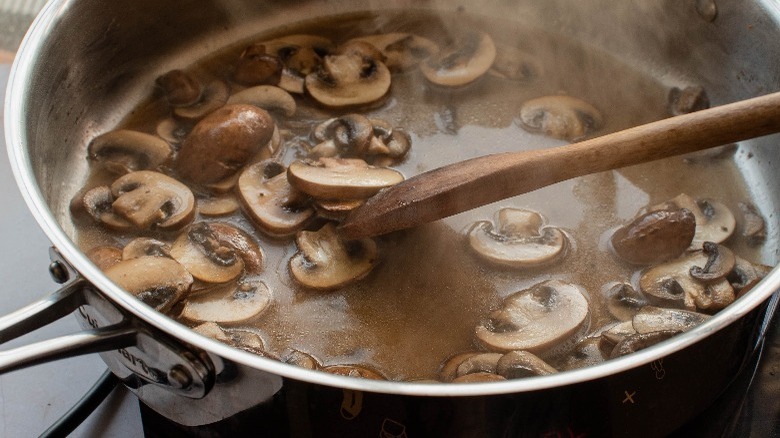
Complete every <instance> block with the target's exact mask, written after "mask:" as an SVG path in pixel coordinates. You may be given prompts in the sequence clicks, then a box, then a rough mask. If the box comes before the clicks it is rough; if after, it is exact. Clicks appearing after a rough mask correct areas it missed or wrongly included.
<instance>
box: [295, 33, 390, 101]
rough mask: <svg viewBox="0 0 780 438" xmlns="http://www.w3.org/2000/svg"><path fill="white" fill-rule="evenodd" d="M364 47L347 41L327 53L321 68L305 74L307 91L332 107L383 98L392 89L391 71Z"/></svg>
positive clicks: (317, 99)
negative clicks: (334, 50)
mask: <svg viewBox="0 0 780 438" xmlns="http://www.w3.org/2000/svg"><path fill="white" fill-rule="evenodd" d="M364 44H365V46H368V47H370V48H371V49H373V50H374V51H376V49H375V48H373V46H371V45H370V44H367V43H364ZM365 46H361V45H360V44H348V45H346V46H344V47H342V48H340V49H339V50H338V51H337V52H336V53H333V54H330V55H327V56H325V58H324V59H323V61H322V65H321V67H320V68H319V69H317V70H316V71H314V72H312V73H310V74H308V75H307V76H306V80H305V86H306V91H307V92H308V93H309V94H310V95H311V96H312V97H313V98H314V99H315V100H316V101H317V102H319V103H321V104H322V105H324V106H327V107H331V108H338V107H348V106H354V105H363V104H367V103H371V102H374V101H377V100H379V99H381V98H382V97H384V96H385V94H387V91H388V90H389V89H390V82H391V76H390V70H389V69H388V68H387V66H386V65H385V64H384V63H383V62H382V61H381V60H380V59H379V58H378V57H377V56H376V55H377V54H375V53H371V50H369V49H368V48H366V47H365ZM379 55H381V54H379Z"/></svg>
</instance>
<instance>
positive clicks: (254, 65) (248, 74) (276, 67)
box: [233, 43, 284, 86]
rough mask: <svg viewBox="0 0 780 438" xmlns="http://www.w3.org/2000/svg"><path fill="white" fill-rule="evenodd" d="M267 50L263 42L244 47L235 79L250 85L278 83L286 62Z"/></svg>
mask: <svg viewBox="0 0 780 438" xmlns="http://www.w3.org/2000/svg"><path fill="white" fill-rule="evenodd" d="M267 52H268V50H267V48H266V46H265V45H263V44H262V43H259V44H253V45H251V46H249V47H247V48H246V49H244V51H243V52H242V53H241V56H239V58H238V64H237V65H236V71H235V74H234V75H233V79H235V80H236V82H238V83H240V84H243V85H248V86H253V85H263V84H272V85H274V84H278V83H279V78H280V77H281V75H282V68H283V65H284V64H283V63H282V60H281V59H279V58H278V57H277V56H275V55H273V54H270V53H267Z"/></svg>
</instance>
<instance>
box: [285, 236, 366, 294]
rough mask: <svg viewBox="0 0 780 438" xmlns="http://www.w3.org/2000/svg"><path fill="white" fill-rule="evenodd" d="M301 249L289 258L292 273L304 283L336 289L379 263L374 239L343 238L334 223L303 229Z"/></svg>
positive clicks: (306, 285)
mask: <svg viewBox="0 0 780 438" xmlns="http://www.w3.org/2000/svg"><path fill="white" fill-rule="evenodd" d="M295 243H296V245H297V246H298V252H296V253H295V255H293V257H292V258H291V259H290V272H291V273H292V276H293V278H294V279H295V280H296V281H297V282H298V283H300V284H301V285H303V286H305V287H308V288H311V289H318V290H333V289H337V288H339V287H342V286H346V285H348V284H350V283H354V282H355V281H358V280H360V279H361V278H363V277H365V276H366V275H368V273H369V272H371V269H373V267H374V265H375V264H376V262H377V250H376V243H375V242H374V241H373V240H371V239H361V240H350V241H344V240H342V239H341V238H339V236H338V234H337V233H336V227H335V226H334V225H333V224H332V223H328V224H326V225H325V226H323V227H322V228H321V229H320V230H319V231H301V232H299V233H298V235H297V236H296V238H295Z"/></svg>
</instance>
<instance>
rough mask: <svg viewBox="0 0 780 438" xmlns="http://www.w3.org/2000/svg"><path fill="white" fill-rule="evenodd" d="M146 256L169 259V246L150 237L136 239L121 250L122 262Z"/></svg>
mask: <svg viewBox="0 0 780 438" xmlns="http://www.w3.org/2000/svg"><path fill="white" fill-rule="evenodd" d="M146 256H151V257H170V256H171V246H170V245H168V244H167V243H165V242H162V241H160V240H157V239H152V238H151V237H138V238H135V239H133V240H131V241H130V242H128V243H127V245H125V247H124V248H123V249H122V260H130V259H135V258H138V257H146Z"/></svg>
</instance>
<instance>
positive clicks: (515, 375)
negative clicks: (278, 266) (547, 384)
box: [496, 351, 558, 379]
mask: <svg viewBox="0 0 780 438" xmlns="http://www.w3.org/2000/svg"><path fill="white" fill-rule="evenodd" d="M557 372H558V370H556V369H555V368H553V367H552V366H550V364H548V363H547V362H545V361H543V360H542V359H540V358H539V357H537V356H535V355H533V354H531V353H529V352H527V351H510V352H509V353H506V354H504V355H502V356H501V358H500V359H499V360H498V362H497V363H496V374H498V375H500V376H503V377H505V378H507V379H522V378H524V377H534V376H546V375H549V374H554V373H557Z"/></svg>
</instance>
